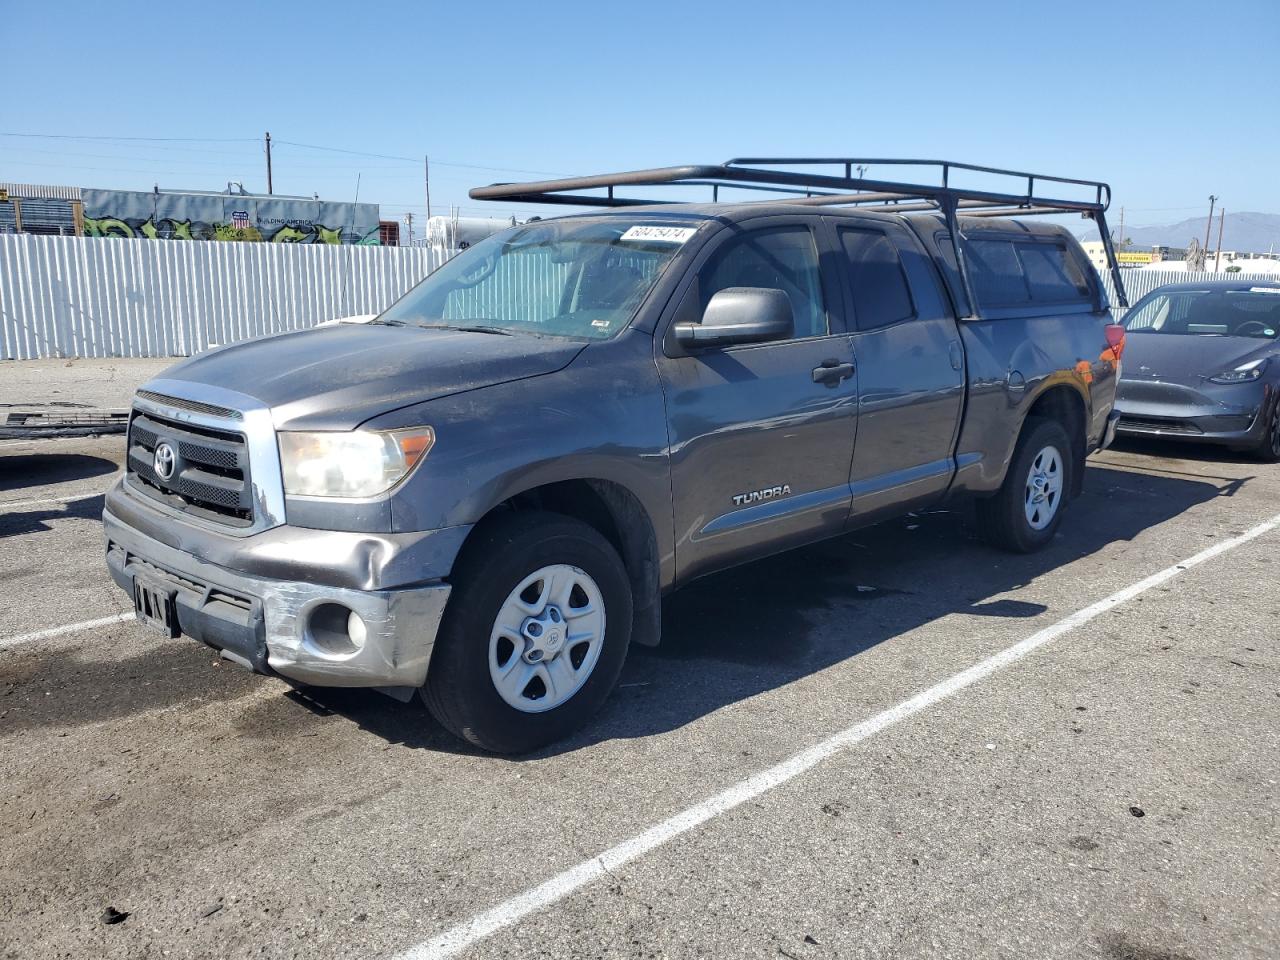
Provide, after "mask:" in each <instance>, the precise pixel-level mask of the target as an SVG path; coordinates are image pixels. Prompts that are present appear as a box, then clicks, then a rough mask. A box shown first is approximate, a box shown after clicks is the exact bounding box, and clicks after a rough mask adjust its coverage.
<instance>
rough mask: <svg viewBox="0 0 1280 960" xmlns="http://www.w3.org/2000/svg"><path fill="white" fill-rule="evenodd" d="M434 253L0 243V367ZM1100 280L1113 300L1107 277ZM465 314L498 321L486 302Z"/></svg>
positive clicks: (307, 312) (363, 305)
mask: <svg viewBox="0 0 1280 960" xmlns="http://www.w3.org/2000/svg"><path fill="white" fill-rule="evenodd" d="M445 256H446V254H445V253H443V252H442V251H441V250H439V249H438V248H432V247H361V246H327V245H324V244H316V245H312V244H274V243H218V242H212V241H210V242H183V241H177V240H145V241H144V240H131V239H123V238H101V237H54V236H32V235H27V234H0V359H8V360H29V359H35V358H39V357H171V356H186V355H189V354H192V353H198V352H199V351H201V350H204V349H206V348H207V347H209V346H210V345H213V344H222V343H233V342H235V341H237V340H244V339H247V338H249V337H256V336H261V335H263V334H268V333H280V332H283V331H285V330H298V329H302V328H305V327H312V326H315V325H316V324H317V323H320V322H322V321H324V320H331V319H333V318H335V317H345V316H352V315H354V314H361V313H378V312H380V311H381V310H383V309H384V308H386V307H387V306H389V305H390V304H391V303H392V301H394V300H395V299H396V298H397V297H399V296H400V295H401V294H403V293H404V292H405V291H406V290H408V289H409V288H410V287H412V286H413V285H414V284H415V283H417V282H418V281H419V280H421V279H422V278H423V277H425V276H426V275H427V274H428V273H429V272H430V271H431V270H433V269H435V267H437V266H439V265H440V263H442V262H443V260H444V259H445ZM1123 276H1124V284H1125V289H1126V291H1127V292H1128V295H1129V302H1130V303H1134V302H1136V301H1137V300H1138V298H1139V297H1141V296H1143V295H1144V294H1147V293H1150V292H1151V291H1152V290H1154V289H1155V288H1156V287H1158V286H1160V285H1161V284H1165V283H1187V282H1201V281H1205V280H1213V279H1237V280H1255V279H1257V280H1265V279H1274V278H1273V277H1265V276H1253V275H1246V274H1240V273H1237V274H1222V275H1220V274H1212V273H1178V272H1160V271H1154V270H1126V271H1124V274H1123ZM548 279H550V280H554V278H553V277H548ZM1102 279H1103V282H1104V283H1105V285H1106V287H1107V291H1108V293H1109V294H1110V295H1111V296H1112V300H1113V301H1114V299H1115V297H1114V291H1113V290H1112V289H1111V288H1112V284H1111V278H1110V276H1109V275H1106V274H1104V275H1103V278H1102ZM534 286H535V287H536V286H537V285H536V284H535V285H534ZM475 306H476V307H477V308H479V307H482V306H483V307H485V308H487V309H490V311H491V312H490V313H485V314H484V315H486V316H490V315H498V314H495V313H492V310H494V309H497V307H496V306H495V305H493V304H483V305H482V304H476V305H475ZM1117 313H1119V311H1117Z"/></svg>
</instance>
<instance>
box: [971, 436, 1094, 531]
mask: <svg viewBox="0 0 1280 960" xmlns="http://www.w3.org/2000/svg"><path fill="white" fill-rule="evenodd" d="M1070 456H1071V438H1070V437H1069V436H1068V435H1067V431H1066V430H1064V429H1063V428H1062V425H1061V424H1060V423H1058V422H1057V421H1054V420H1042V419H1039V418H1037V419H1034V420H1028V421H1027V423H1026V426H1025V427H1024V428H1023V431H1022V436H1021V437H1019V438H1018V444H1017V446H1016V447H1015V448H1014V451H1013V460H1012V462H1010V464H1009V472H1008V473H1006V474H1005V478H1004V483H1003V484H1002V485H1001V487H1000V490H999V492H997V493H996V494H995V496H992V497H988V498H986V499H984V500H979V501H978V524H979V527H980V528H981V532H982V535H983V537H984V538H985V539H986V540H987V541H988V542H989V543H991V544H993V545H995V546H998V547H1003V548H1004V549H1006V550H1012V551H1014V552H1015V553H1030V552H1031V551H1033V550H1039V549H1040V548H1041V547H1043V546H1044V545H1045V544H1047V543H1048V542H1049V541H1050V540H1052V539H1053V535H1054V534H1055V533H1056V532H1057V530H1058V527H1059V525H1060V524H1061V523H1062V515H1063V513H1064V512H1065V510H1066V507H1067V497H1068V491H1070V490H1071V483H1072V480H1073V477H1072V473H1071V472H1072V470H1073V469H1074V465H1073V462H1072V460H1071V459H1070Z"/></svg>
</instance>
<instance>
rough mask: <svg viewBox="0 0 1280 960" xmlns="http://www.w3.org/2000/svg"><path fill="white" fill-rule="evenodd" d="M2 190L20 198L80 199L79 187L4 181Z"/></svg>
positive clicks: (1, 183) (0, 188)
mask: <svg viewBox="0 0 1280 960" xmlns="http://www.w3.org/2000/svg"><path fill="white" fill-rule="evenodd" d="M0 190H7V191H8V192H9V196H11V197H17V198H18V199H19V200H79V199H80V188H79V187H54V186H48V185H46V184H38V183H3V182H0Z"/></svg>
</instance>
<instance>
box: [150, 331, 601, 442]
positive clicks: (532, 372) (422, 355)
mask: <svg viewBox="0 0 1280 960" xmlns="http://www.w3.org/2000/svg"><path fill="white" fill-rule="evenodd" d="M584 347H585V344H583V343H580V342H577V341H572V340H562V339H558V338H541V337H534V336H527V335H522V334H516V335H514V336H501V335H498V334H492V333H474V332H468V331H461V330H425V329H423V328H421V327H399V326H387V325H385V324H371V325H367V326H366V325H347V324H339V325H336V326H331V327H323V328H315V329H312V330H304V331H299V332H296V333H286V334H281V335H279V336H273V337H266V338H264V339H261V340H250V341H246V342H244V343H238V344H234V345H232V346H228V347H222V348H220V349H217V350H211V351H209V352H208V353H203V354H199V355H197V356H194V357H192V358H190V359H189V360H184V361H183V362H181V363H179V364H177V365H176V366H174V367H171V368H169V369H168V370H166V371H165V372H164V374H163V375H162V376H163V377H164V378H165V379H167V380H185V381H188V382H192V383H205V384H211V385H213V386H218V387H224V388H226V389H229V390H236V391H239V392H240V393H245V394H248V395H249V396H252V397H256V398H257V399H258V400H261V401H262V402H263V403H265V404H266V405H267V406H269V407H271V410H272V416H273V419H274V420H275V425H276V427H277V428H278V429H282V430H351V429H354V428H355V427H357V426H359V425H360V424H361V423H363V422H364V421H366V420H368V419H369V418H371V417H375V416H378V415H379V414H383V413H389V412H390V411H392V410H396V409H398V408H400V407H404V406H408V405H410V404H415V403H422V402H423V401H426V400H434V399H436V398H438V397H447V396H449V395H451V394H455V393H463V392H465V391H467V390H475V389H477V388H478V387H487V386H492V385H494V384H499V383H509V382H511V381H513V380H522V379H525V378H526V377H536V376H540V375H542V374H547V373H554V372H556V371H557V370H561V369H563V368H564V367H566V366H567V365H568V364H569V363H570V361H572V360H573V358H574V357H576V356H577V355H578V354H579V353H581V352H582V350H583V348H584Z"/></svg>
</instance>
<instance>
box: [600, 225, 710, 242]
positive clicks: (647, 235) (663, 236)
mask: <svg viewBox="0 0 1280 960" xmlns="http://www.w3.org/2000/svg"><path fill="white" fill-rule="evenodd" d="M697 232H698V228H697V227H652V226H651V227H629V228H628V229H627V232H626V233H624V234H623V235H622V236H621V237H620V238H619V239H622V240H648V241H651V242H652V241H656V242H658V243H684V242H685V241H686V240H688V239H689V238H690V237H692V236H693V235H694V234H695V233H697Z"/></svg>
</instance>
